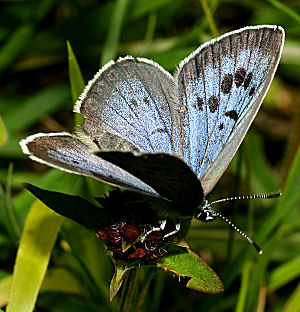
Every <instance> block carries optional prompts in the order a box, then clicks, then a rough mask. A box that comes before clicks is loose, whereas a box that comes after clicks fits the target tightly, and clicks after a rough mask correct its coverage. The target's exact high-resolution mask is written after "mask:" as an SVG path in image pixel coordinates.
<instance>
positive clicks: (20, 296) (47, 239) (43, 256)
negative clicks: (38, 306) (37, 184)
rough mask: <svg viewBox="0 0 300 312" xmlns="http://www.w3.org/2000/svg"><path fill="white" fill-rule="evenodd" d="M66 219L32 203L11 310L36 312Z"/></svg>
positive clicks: (13, 282)
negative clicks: (41, 289)
mask: <svg viewBox="0 0 300 312" xmlns="http://www.w3.org/2000/svg"><path fill="white" fill-rule="evenodd" d="M62 222H63V218H62V217H61V216H59V215H58V214H56V213H54V212H52V211H51V210H49V209H48V208H47V207H46V206H45V205H44V204H42V203H41V202H40V201H35V203H34V204H33V205H32V207H31V210H30V212H29V214H28V216H27V219H26V223H25V227H24V230H23V234H22V237H21V242H20V246H19V249H18V253H17V258H16V262H15V267H14V272H13V281H12V286H11V291H10V297H9V302H8V305H7V309H6V311H7V312H19V311H20V312H27V311H28V312H31V311H33V309H34V305H35V302H36V298H37V295H38V293H39V290H40V287H41V284H42V281H43V279H44V276H45V273H46V269H47V266H48V263H49V259H50V255H51V250H52V248H53V245H54V242H55V240H56V236H57V233H58V231H59V229H60V227H61V224H62Z"/></svg>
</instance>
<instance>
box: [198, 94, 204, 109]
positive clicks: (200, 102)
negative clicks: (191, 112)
mask: <svg viewBox="0 0 300 312" xmlns="http://www.w3.org/2000/svg"><path fill="white" fill-rule="evenodd" d="M203 104H204V101H203V99H202V98H201V97H200V96H197V105H198V109H199V110H201V111H202V110H203Z"/></svg>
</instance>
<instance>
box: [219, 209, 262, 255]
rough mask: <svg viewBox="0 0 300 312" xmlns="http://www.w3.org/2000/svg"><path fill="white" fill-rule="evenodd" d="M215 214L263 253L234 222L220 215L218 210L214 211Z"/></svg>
mask: <svg viewBox="0 0 300 312" xmlns="http://www.w3.org/2000/svg"><path fill="white" fill-rule="evenodd" d="M215 213H216V216H217V217H219V218H220V219H222V220H223V221H225V222H226V223H228V224H229V225H231V226H232V227H233V228H234V229H235V230H236V231H237V232H238V233H239V234H241V235H242V236H243V237H244V238H246V240H247V241H248V242H249V243H250V244H251V245H252V246H253V247H254V248H255V249H256V250H257V252H258V253H259V254H260V255H261V254H262V253H263V251H262V249H261V248H260V247H259V246H258V245H257V244H256V243H255V241H254V240H252V239H251V238H250V237H249V236H248V235H246V234H245V233H244V232H243V231H241V230H240V229H239V228H238V227H237V226H236V225H235V224H234V223H232V222H231V221H230V220H228V219H227V218H225V217H224V216H223V215H221V214H220V213H219V212H215Z"/></svg>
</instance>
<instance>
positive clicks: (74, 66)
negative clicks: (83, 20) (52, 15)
mask: <svg viewBox="0 0 300 312" xmlns="http://www.w3.org/2000/svg"><path fill="white" fill-rule="evenodd" d="M67 49H68V64H69V77H70V85H71V93H72V99H73V102H74V103H75V102H76V100H77V98H78V97H79V95H80V93H81V92H82V91H83V89H84V86H85V83H84V80H83V77H82V74H81V70H80V68H79V65H78V63H77V60H76V57H75V55H74V52H73V49H72V47H71V44H70V42H69V41H67Z"/></svg>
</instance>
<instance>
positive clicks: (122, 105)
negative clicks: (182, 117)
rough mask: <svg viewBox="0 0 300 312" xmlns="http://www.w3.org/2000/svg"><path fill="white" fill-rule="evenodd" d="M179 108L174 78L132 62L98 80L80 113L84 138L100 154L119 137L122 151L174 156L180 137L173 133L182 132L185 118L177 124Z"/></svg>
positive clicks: (138, 61) (89, 88)
mask: <svg viewBox="0 0 300 312" xmlns="http://www.w3.org/2000/svg"><path fill="white" fill-rule="evenodd" d="M177 103H178V95H177V88H176V87H175V83H174V80H173V77H172V76H171V75H170V74H169V73H167V72H166V71H165V70H163V69H162V68H161V67H160V66H159V65H157V64H155V63H154V62H151V61H149V60H145V59H136V60H135V59H133V58H132V57H126V58H123V59H119V60H118V61H117V62H116V63H111V64H110V65H109V66H107V68H106V67H105V68H104V69H102V70H101V71H100V72H99V73H98V74H97V75H96V76H95V78H94V80H93V81H92V83H91V84H90V85H88V86H87V88H86V90H85V92H84V93H83V95H82V96H81V99H80V100H79V101H78V103H77V105H76V108H75V110H76V111H77V112H80V113H81V114H82V115H83V116H84V117H85V118H86V121H85V123H84V125H83V127H82V131H83V133H84V135H85V136H87V137H89V139H90V140H91V141H92V142H94V143H96V144H97V146H98V147H99V149H103V148H105V147H106V146H107V144H106V141H105V140H104V139H106V138H107V137H108V136H109V135H113V136H115V137H116V138H121V139H122V140H124V146H121V149H122V150H125V149H128V147H129V149H130V150H139V151H143V152H166V153H170V154H174V153H176V150H177V149H178V147H177V146H178V144H179V143H178V137H179V136H178V135H173V134H174V133H173V129H179V127H176V120H177V122H178V123H179V118H178V117H177V119H176V118H175V120H174V119H173V120H172V118H171V116H172V115H174V114H171V111H172V110H175V109H178V107H179V105H178V104H177ZM172 123H173V124H172ZM174 123H175V125H174ZM175 131H176V130H175ZM103 133H104V135H103ZM107 133H109V135H107ZM103 137H104V139H103ZM126 142H127V143H126ZM111 143H113V140H111V141H110V147H111V146H112V145H113V144H111ZM128 143H129V144H130V145H131V148H130V145H129V144H128ZM116 147H117V146H116ZM119 147H120V145H119ZM115 149H116V148H115Z"/></svg>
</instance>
